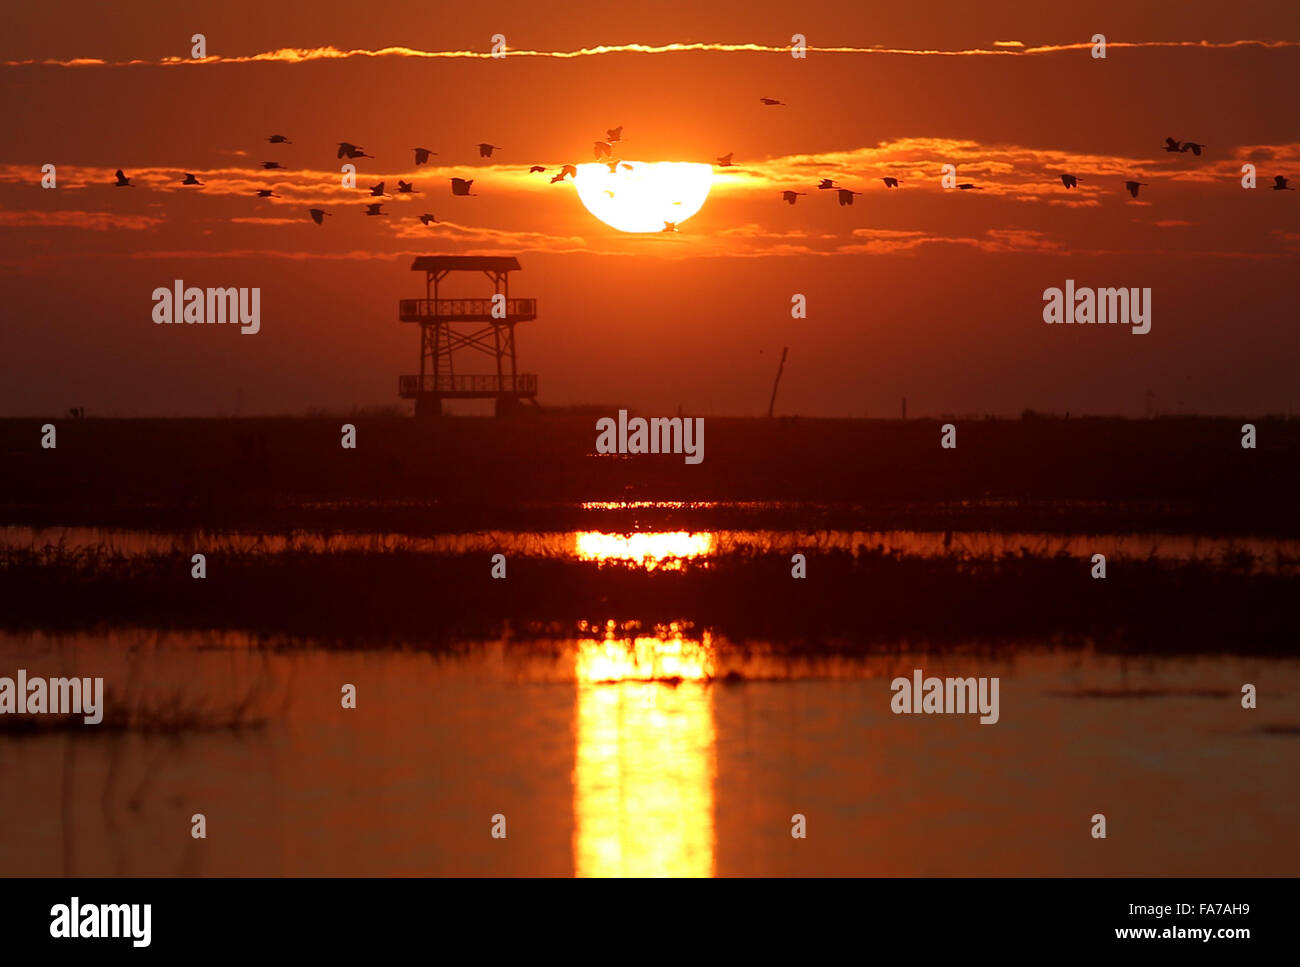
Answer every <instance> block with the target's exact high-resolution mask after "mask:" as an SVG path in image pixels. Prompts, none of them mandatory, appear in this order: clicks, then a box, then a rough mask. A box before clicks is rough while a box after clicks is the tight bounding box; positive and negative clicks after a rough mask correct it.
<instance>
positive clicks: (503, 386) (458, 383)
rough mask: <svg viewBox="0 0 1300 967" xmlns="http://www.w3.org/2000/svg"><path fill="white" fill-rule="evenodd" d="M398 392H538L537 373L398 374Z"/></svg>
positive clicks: (447, 393)
mask: <svg viewBox="0 0 1300 967" xmlns="http://www.w3.org/2000/svg"><path fill="white" fill-rule="evenodd" d="M397 386H398V395H399V396H402V397H404V398H412V397H415V396H418V395H419V394H421V393H441V394H443V395H451V394H464V395H483V396H498V395H503V394H509V395H512V396H535V395H537V374H536V373H519V374H517V375H514V376H512V375H511V374H509V373H504V374H502V375H500V376H498V375H497V374H496V373H459V374H457V375H455V376H451V375H446V374H444V375H434V374H432V373H426V374H425V375H424V376H423V377H421V376H420V375H419V374H413V375H409V376H399V377H398V383H397Z"/></svg>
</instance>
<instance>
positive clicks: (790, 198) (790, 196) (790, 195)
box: [781, 191, 808, 205]
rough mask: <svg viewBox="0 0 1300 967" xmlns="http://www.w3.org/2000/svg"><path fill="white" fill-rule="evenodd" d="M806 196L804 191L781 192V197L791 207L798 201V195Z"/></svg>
mask: <svg viewBox="0 0 1300 967" xmlns="http://www.w3.org/2000/svg"><path fill="white" fill-rule="evenodd" d="M806 194H808V192H806V191H783V192H781V197H782V198H784V199H785V201H786V203H787V204H790V205H793V204H794V203H795V202H796V201H798V200H799V196H800V195H806Z"/></svg>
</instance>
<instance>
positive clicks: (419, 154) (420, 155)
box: [411, 148, 438, 165]
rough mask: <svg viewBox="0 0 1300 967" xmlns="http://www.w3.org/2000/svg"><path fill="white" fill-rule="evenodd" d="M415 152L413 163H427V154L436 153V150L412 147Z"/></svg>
mask: <svg viewBox="0 0 1300 967" xmlns="http://www.w3.org/2000/svg"><path fill="white" fill-rule="evenodd" d="M411 150H412V151H414V152H415V163H416V164H417V165H422V164H428V162H429V156H430V155H434V154H437V153H438V152H436V151H430V150H429V149H428V148H412V149H411Z"/></svg>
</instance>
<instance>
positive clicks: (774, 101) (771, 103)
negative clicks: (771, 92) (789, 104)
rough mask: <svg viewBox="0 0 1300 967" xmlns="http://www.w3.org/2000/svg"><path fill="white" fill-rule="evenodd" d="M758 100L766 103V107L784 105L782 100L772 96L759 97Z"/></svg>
mask: <svg viewBox="0 0 1300 967" xmlns="http://www.w3.org/2000/svg"><path fill="white" fill-rule="evenodd" d="M759 100H760V101H762V102H763V103H764V104H766V105H767V106H768V107H778V106H780V107H785V106H786V105H785V102H784V101H778V100H777V99H776V98H774V97H760V98H759Z"/></svg>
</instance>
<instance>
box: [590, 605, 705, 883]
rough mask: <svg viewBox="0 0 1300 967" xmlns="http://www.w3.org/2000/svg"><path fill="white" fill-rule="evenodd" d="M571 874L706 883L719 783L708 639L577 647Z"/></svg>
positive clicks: (645, 638) (612, 636) (613, 637)
mask: <svg viewBox="0 0 1300 967" xmlns="http://www.w3.org/2000/svg"><path fill="white" fill-rule="evenodd" d="M574 661H575V668H574V672H575V678H576V681H577V683H578V684H577V715H576V719H577V730H576V731H577V752H576V757H575V766H574V781H573V789H574V806H573V812H574V843H573V862H574V871H575V872H576V874H577V875H578V876H712V875H713V874H714V862H715V856H714V843H715V839H714V828H713V813H714V799H713V797H714V782H715V780H716V777H717V755H716V749H715V725H714V718H713V699H712V690H711V689H710V687H709V685H708V684H707V683H708V680H709V679H710V678H712V676H713V670H714V649H713V645H712V643H711V641H710V640H709V638H708V636H707V635H704V636H702V638H701V639H700V640H693V639H688V638H684V637H683V636H682V634H681V630H680V628H678V627H677V626H672V627H669V628H666V629H661V632H660V633H659V634H656V635H641V636H636V637H622V638H620V637H618V632H617V628H616V627H615V626H614V624H613V623H612V622H611V623H610V625H609V626H608V627H607V629H606V634H605V637H604V639H602V640H597V639H586V640H582V641H579V642H578V648H577V651H576V653H575V659H574Z"/></svg>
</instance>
